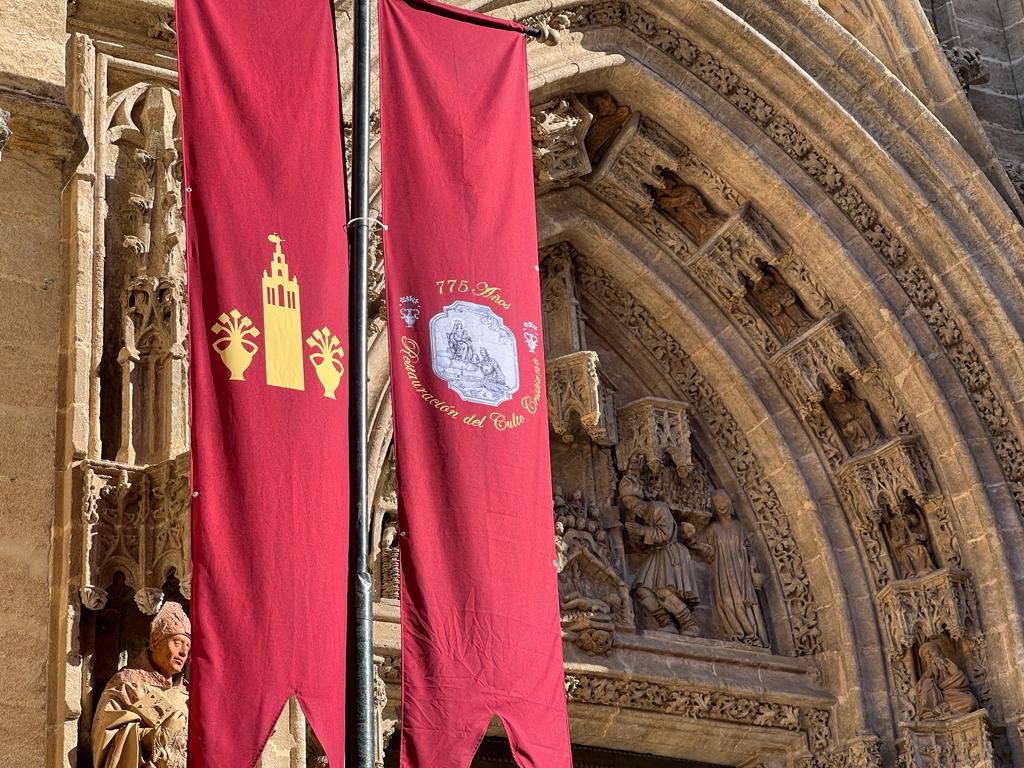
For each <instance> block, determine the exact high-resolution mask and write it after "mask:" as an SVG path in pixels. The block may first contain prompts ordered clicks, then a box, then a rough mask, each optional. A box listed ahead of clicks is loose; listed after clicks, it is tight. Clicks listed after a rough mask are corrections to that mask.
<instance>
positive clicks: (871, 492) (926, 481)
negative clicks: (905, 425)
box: [836, 436, 941, 519]
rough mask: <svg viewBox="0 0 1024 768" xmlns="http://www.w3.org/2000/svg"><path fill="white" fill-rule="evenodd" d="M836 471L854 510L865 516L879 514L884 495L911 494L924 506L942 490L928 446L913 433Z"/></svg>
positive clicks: (852, 460)
mask: <svg viewBox="0 0 1024 768" xmlns="http://www.w3.org/2000/svg"><path fill="white" fill-rule="evenodd" d="M836 474H837V479H838V480H839V485H840V488H841V489H842V490H843V491H844V494H845V495H847V496H848V498H849V499H850V500H851V501H852V502H853V506H854V511H855V512H856V513H857V514H858V516H860V517H861V518H865V519H874V518H875V517H877V514H878V509H879V506H880V504H881V500H882V497H883V496H886V497H888V498H889V499H890V500H898V499H900V498H901V497H902V495H903V494H907V495H909V496H910V497H911V498H912V499H914V500H915V501H916V502H917V503H919V504H921V505H922V506H923V505H926V504H928V503H929V501H930V500H931V499H933V498H934V497H936V496H938V495H939V494H940V493H941V491H940V489H939V485H938V482H937V481H936V479H935V474H934V472H933V471H932V467H931V462H930V461H929V460H928V457H927V455H926V454H925V452H924V449H923V448H922V447H921V444H920V443H919V442H918V441H917V439H916V438H914V437H910V436H905V437H896V438H893V439H892V440H888V441H886V442H884V443H881V444H880V445H878V446H877V447H875V448H873V449H872V450H870V451H868V452H866V453H864V454H862V455H860V456H856V457H854V458H853V459H851V460H850V461H848V462H847V463H846V464H845V465H844V466H843V467H842V468H841V469H840V470H839V471H838V472H837V473H836Z"/></svg>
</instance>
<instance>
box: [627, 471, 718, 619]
mask: <svg viewBox="0 0 1024 768" xmlns="http://www.w3.org/2000/svg"><path fill="white" fill-rule="evenodd" d="M619 499H620V500H621V502H622V506H623V507H624V508H625V510H626V515H625V528H626V532H627V533H628V534H629V538H630V540H631V541H632V542H633V544H634V545H635V546H636V547H637V548H638V549H639V550H640V551H641V552H642V553H643V558H644V559H643V563H642V564H641V565H640V568H639V569H638V570H637V573H636V578H635V579H634V581H633V593H634V594H635V595H636V597H637V600H639V601H640V604H641V605H642V606H643V608H644V611H645V612H646V613H647V615H649V616H651V617H652V618H653V619H654V621H655V622H657V624H658V626H659V627H662V628H668V627H671V626H672V624H673V622H675V627H676V629H677V630H678V632H679V633H680V634H683V635H696V634H698V633H699V629H698V627H697V623H696V622H695V621H694V619H693V614H692V612H691V608H692V607H693V606H695V605H697V603H699V602H700V594H699V593H698V591H697V579H696V576H695V575H694V571H693V560H692V558H691V557H690V552H689V550H688V549H687V547H691V548H694V549H696V550H698V551H700V552H702V553H706V552H707V551H708V549H709V548H708V546H707V545H706V544H700V543H698V542H697V541H696V540H695V535H696V529H695V528H694V527H693V526H692V525H691V524H690V523H683V524H682V525H677V524H676V521H675V518H674V517H673V516H672V510H670V509H669V506H668V504H666V503H664V502H661V501H645V500H644V498H643V491H642V489H641V487H640V483H639V482H638V481H637V480H636V478H634V477H633V476H631V475H626V476H625V477H623V478H622V482H621V483H620V484H619Z"/></svg>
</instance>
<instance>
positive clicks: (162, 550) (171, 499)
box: [78, 454, 191, 615]
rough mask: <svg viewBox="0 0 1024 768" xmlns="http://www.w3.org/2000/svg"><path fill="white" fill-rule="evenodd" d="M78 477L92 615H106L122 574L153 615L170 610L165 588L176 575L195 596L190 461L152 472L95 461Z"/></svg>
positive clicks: (84, 575)
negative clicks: (110, 592) (103, 611)
mask: <svg viewBox="0 0 1024 768" xmlns="http://www.w3.org/2000/svg"><path fill="white" fill-rule="evenodd" d="M79 475H80V478H81V479H80V482H79V485H78V487H79V488H80V489H81V493H80V497H79V499H78V503H79V509H80V510H81V518H80V521H79V522H80V525H81V529H82V536H81V541H82V545H83V550H82V556H81V562H82V571H81V577H80V578H81V586H80V588H79V594H80V596H81V599H82V604H83V605H85V607H86V608H88V609H90V610H93V611H98V610H101V609H103V608H104V607H105V606H106V604H107V591H108V587H109V585H110V584H111V583H112V582H113V580H114V576H115V574H116V573H121V574H122V575H123V577H124V580H125V583H126V584H127V586H129V587H131V588H133V589H134V590H135V602H136V604H137V605H138V607H139V610H140V611H142V612H143V613H145V614H147V615H155V614H156V612H157V611H158V610H159V609H160V606H161V605H163V602H164V598H165V595H164V592H163V584H164V583H165V582H166V580H167V577H168V575H169V574H171V573H174V574H176V575H177V577H178V579H179V580H180V584H181V587H180V588H181V593H182V594H183V595H184V596H185V597H186V598H188V597H189V595H190V589H189V586H190V584H191V577H190V571H189V567H190V562H191V540H190V533H189V531H190V517H189V505H190V501H191V497H190V496H189V462H188V455H187V454H185V455H183V456H181V457H179V458H177V459H173V460H169V461H166V462H162V463H160V464H154V465H152V466H149V467H146V468H131V469H129V468H125V467H124V466H122V465H119V464H113V463H110V462H88V463H84V464H82V465H81V466H80V468H79Z"/></svg>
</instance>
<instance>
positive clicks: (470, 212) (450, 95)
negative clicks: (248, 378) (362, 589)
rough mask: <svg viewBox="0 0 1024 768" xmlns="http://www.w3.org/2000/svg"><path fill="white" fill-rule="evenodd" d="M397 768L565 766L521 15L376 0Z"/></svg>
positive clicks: (419, 0) (566, 748)
mask: <svg viewBox="0 0 1024 768" xmlns="http://www.w3.org/2000/svg"><path fill="white" fill-rule="evenodd" d="M379 25H380V30H379V35H380V54H381V55H380V73H381V74H380V77H381V141H382V168H383V174H384V177H383V195H384V197H383V206H384V220H385V221H386V222H387V224H388V226H389V229H388V231H387V233H386V234H385V241H384V244H385V272H386V282H387V300H388V320H389V322H388V330H389V342H390V356H391V378H392V396H393V398H394V414H395V416H394V420H395V449H396V460H397V466H398V481H399V499H400V504H401V507H400V508H401V512H400V516H401V517H400V521H399V522H400V525H401V528H402V534H403V535H402V536H401V537H400V541H401V563H402V587H401V589H402V729H401V735H402V746H401V750H402V757H401V765H402V766H403V767H404V768H448V767H449V766H451V767H452V768H466V767H467V766H469V764H470V761H471V760H472V757H473V754H474V752H475V750H476V748H477V746H478V744H479V742H480V739H481V738H482V737H483V735H484V732H485V729H486V728H487V724H488V721H489V720H490V718H491V715H492V714H496V715H497V716H498V717H499V718H500V719H501V721H502V722H503V724H504V726H505V730H506V732H507V734H508V737H509V741H510V743H511V746H512V751H513V754H514V755H515V756H516V759H517V762H518V764H519V765H520V766H524V767H526V766H532V767H534V768H563V767H564V766H569V765H571V757H570V752H569V738H568V722H567V718H566V710H565V693H564V687H563V672H562V641H561V630H560V626H559V613H558V596H557V586H556V573H555V567H554V563H553V560H554V557H555V549H554V527H553V517H552V514H551V468H550V459H549V454H548V422H547V407H546V405H545V394H544V353H543V349H542V346H541V330H540V323H541V305H540V289H539V280H538V272H537V233H536V219H535V208H534V189H533V166H532V148H531V141H530V120H529V110H530V105H529V96H528V92H527V76H526V51H525V44H526V39H525V37H524V36H523V34H521V31H522V29H523V27H522V26H521V25H519V24H516V23H514V22H503V21H500V20H497V19H490V18H488V17H485V16H480V15H478V14H474V13H470V12H466V11H460V10H457V9H453V8H449V7H446V6H440V5H436V4H433V3H429V2H423V1H422V0H416V2H408V3H407V2H403V0H381V2H380V4H379Z"/></svg>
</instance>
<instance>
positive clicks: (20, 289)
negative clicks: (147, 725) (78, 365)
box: [0, 0, 83, 768]
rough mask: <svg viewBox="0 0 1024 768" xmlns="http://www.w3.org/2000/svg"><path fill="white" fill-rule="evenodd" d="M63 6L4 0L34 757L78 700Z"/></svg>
mask: <svg viewBox="0 0 1024 768" xmlns="http://www.w3.org/2000/svg"><path fill="white" fill-rule="evenodd" d="M65 13H66V11H65V0H19V1H18V2H14V3H4V4H3V7H2V8H0V145H2V146H0V152H2V155H0V372H2V376H3V386H2V387H0V457H3V460H2V462H0V510H2V514H0V521H2V523H0V606H2V607H0V636H2V637H3V638H4V641H3V664H0V690H2V691H3V692H4V695H3V698H2V700H0V744H3V751H4V753H5V754H7V755H17V756H18V760H17V762H18V765H19V766H23V767H24V768H35V767H36V766H43V765H45V764H47V763H48V762H49V763H50V764H56V763H57V761H58V760H60V761H63V760H64V759H65V758H64V756H63V755H60V756H59V758H58V756H57V755H56V754H55V753H56V749H57V748H56V744H57V743H58V740H57V738H56V737H58V735H59V734H61V733H62V727H63V725H64V723H65V717H67V716H69V712H73V711H74V709H75V708H76V706H77V703H76V702H75V701H74V699H75V698H76V697H75V695H74V694H71V695H70V697H69V698H70V699H71V700H70V701H65V691H64V687H63V685H62V683H63V679H64V678H63V671H64V670H63V663H64V658H63V655H61V658H60V659H59V661H60V665H61V666H60V669H57V665H56V663H55V659H49V658H48V656H47V649H48V648H49V647H50V646H51V638H52V637H53V636H54V633H57V632H60V633H63V632H64V631H65V630H66V627H64V622H65V611H64V606H65V605H66V599H65V597H64V595H63V593H64V592H66V584H67V580H66V578H64V574H63V571H61V570H60V569H61V565H60V564H61V563H63V562H65V561H66V560H67V558H66V556H65V554H64V552H63V550H62V547H63V546H64V541H63V537H62V531H63V525H62V523H61V521H55V517H54V516H55V511H56V510H57V508H58V506H62V504H63V499H62V491H63V488H64V487H65V485H64V483H63V480H64V475H63V474H62V472H63V470H64V468H66V467H67V466H68V465H69V464H70V456H69V455H68V454H67V452H65V451H64V449H63V445H64V441H63V439H64V435H63V432H62V419H61V418H60V416H61V413H62V410H63V408H64V407H65V399H66V392H65V390H64V388H63V387H62V385H61V381H62V375H63V373H64V369H63V366H62V362H61V356H62V354H63V352H64V351H65V349H66V346H67V336H66V334H65V332H64V323H63V321H64V319H65V317H66V315H65V308H66V306H67V304H68V294H67V291H68V286H69V284H70V283H69V279H68V274H67V269H66V266H65V265H66V259H65V258H64V250H63V246H62V235H63V234H64V233H62V232H61V225H60V222H61V195H62V190H63V189H64V187H65V184H66V183H67V181H68V178H69V173H70V171H72V170H73V169H74V168H75V166H76V165H77V164H78V161H79V160H80V159H81V156H82V151H83V145H82V140H81V131H80V130H79V128H78V126H77V124H76V121H75V120H73V118H72V117H71V114H70V112H69V111H68V109H67V107H66V105H65V103H64V85H65V83H64V56H65V51H64V47H65V40H66V38H67V35H66V34H65V33H64V29H65V18H66V17H65ZM51 569H54V570H51ZM51 585H55V586H54V587H53V589H54V590H55V591H54V592H53V593H51ZM51 606H52V607H51ZM72 743H74V742H73V741H72ZM48 752H51V753H54V754H51V755H50V758H49V760H48V759H47V753H48Z"/></svg>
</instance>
